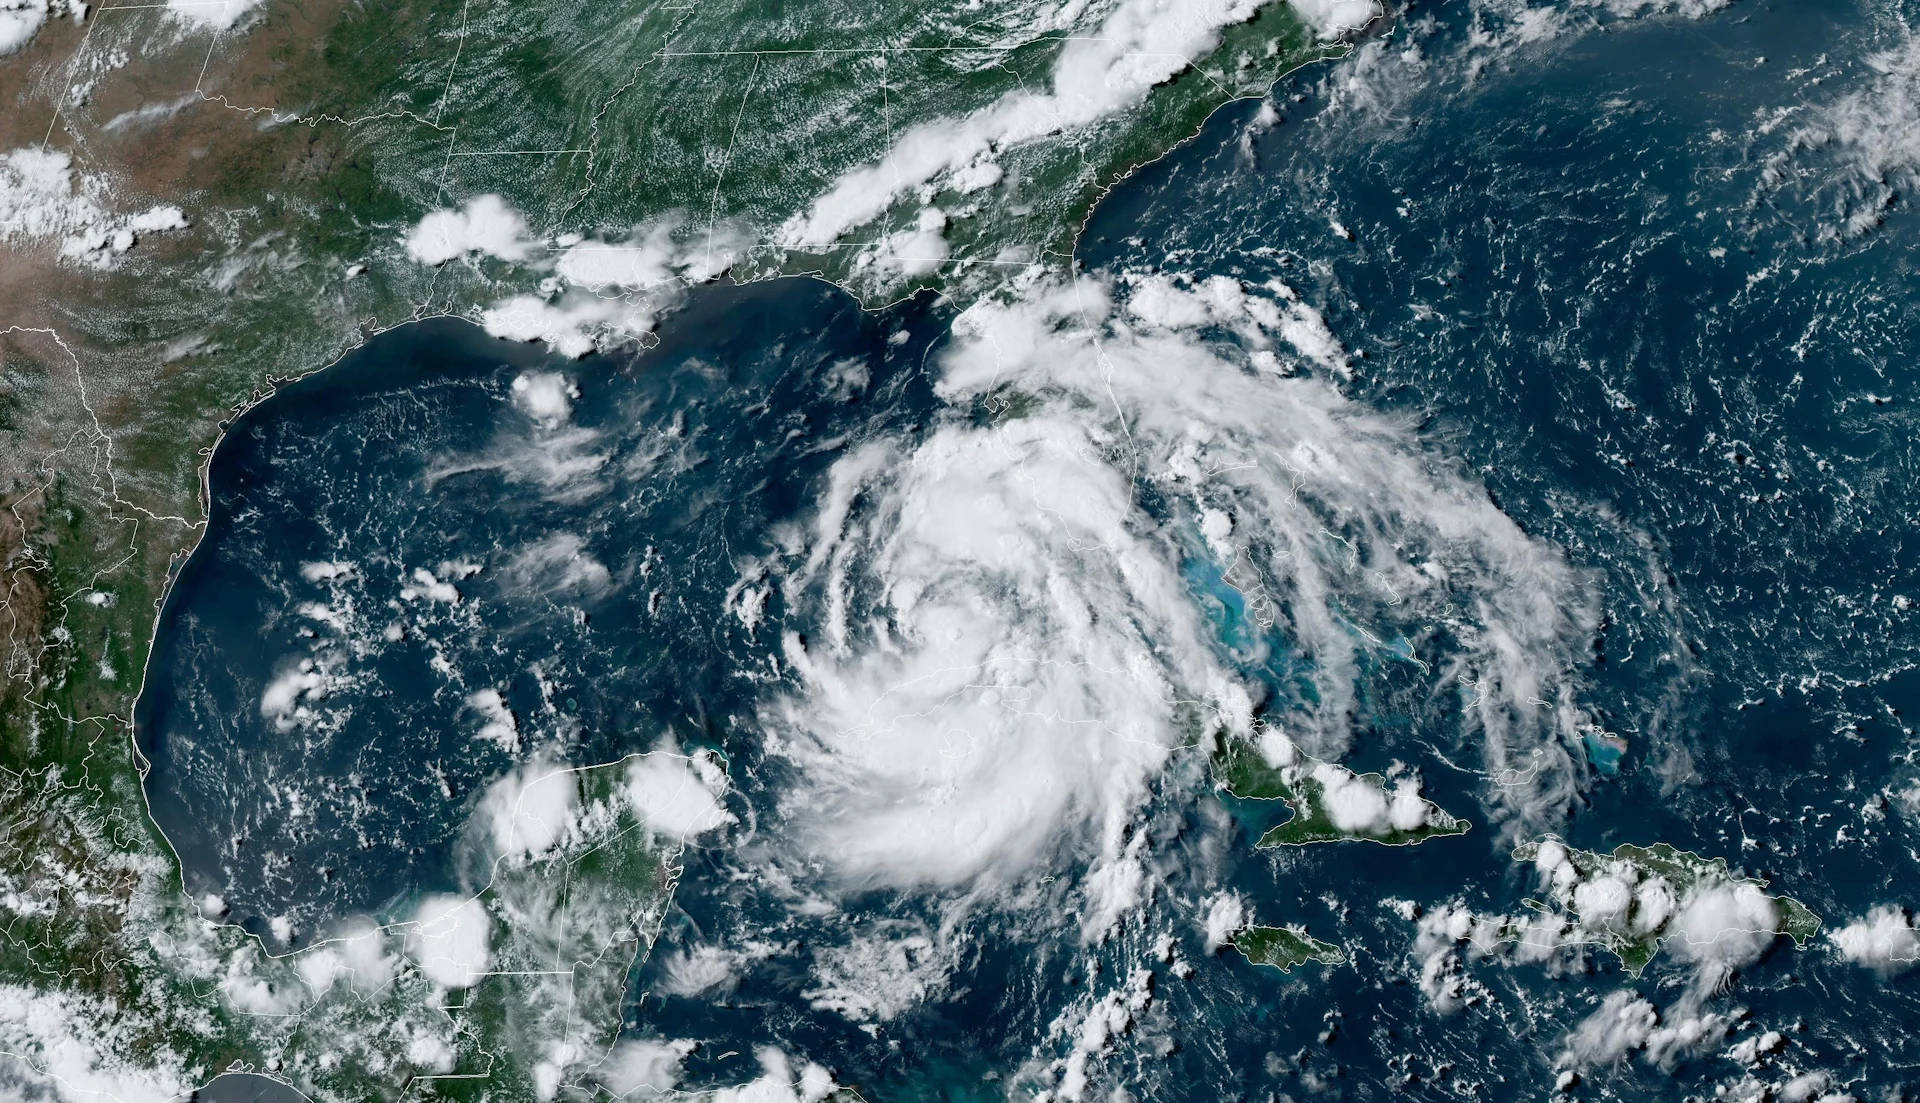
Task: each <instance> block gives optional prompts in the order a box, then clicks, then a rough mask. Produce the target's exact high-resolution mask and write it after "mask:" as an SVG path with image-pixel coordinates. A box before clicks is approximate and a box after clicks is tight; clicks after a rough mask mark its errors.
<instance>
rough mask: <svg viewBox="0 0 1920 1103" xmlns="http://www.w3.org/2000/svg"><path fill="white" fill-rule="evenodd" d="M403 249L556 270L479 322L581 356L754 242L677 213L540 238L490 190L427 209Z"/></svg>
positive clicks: (650, 320) (646, 323)
mask: <svg viewBox="0 0 1920 1103" xmlns="http://www.w3.org/2000/svg"><path fill="white" fill-rule="evenodd" d="M404 244H405V246H406V251H407V256H408V257H410V258H411V259H413V260H414V261H416V262H418V263H421V264H429V265H441V264H446V263H447V262H449V261H453V260H457V259H461V258H467V257H473V256H486V257H492V258H494V259H496V260H501V261H507V262H509V263H512V264H516V265H519V266H521V267H523V268H525V269H527V270H529V271H533V272H548V273H550V275H548V276H547V278H546V279H545V280H544V281H543V282H542V284H541V287H540V291H539V293H538V294H531V295H513V296H510V297H508V298H505V299H502V300H500V301H498V302H496V303H494V304H492V305H491V306H489V307H487V308H486V309H485V310H483V311H482V312H481V315H480V324H481V325H482V326H483V327H484V328H485V329H486V331H487V332H488V333H491V334H493V335H494V336H496V337H504V338H507V339H509V340H515V341H540V342H544V343H545V344H547V345H549V346H551V347H552V348H553V349H554V351H556V352H558V353H560V354H561V355H563V356H568V357H580V356H585V355H586V354H587V353H589V352H592V351H593V350H594V349H596V348H600V347H603V346H605V345H608V344H618V343H621V342H625V341H631V340H634V339H635V338H639V337H644V336H645V335H647V334H649V333H651V332H653V328H654V325H655V324H656V321H657V319H658V315H659V312H660V309H661V307H662V306H663V305H665V303H666V301H667V297H668V296H669V295H670V293H671V292H672V291H673V290H675V289H677V288H679V287H683V286H686V285H689V284H696V283H704V282H706V281H708V280H711V279H714V278H715V277H717V276H719V275H720V274H721V273H723V272H725V271H726V270H727V269H728V268H730V267H732V266H733V265H734V263H735V262H737V261H738V260H739V259H740V257H741V256H742V255H743V254H744V253H745V251H746V247H747V240H746V238H745V237H743V236H742V235H741V234H740V232H739V231H738V230H737V229H734V228H732V227H707V228H705V229H700V228H694V227H690V226H688V225H687V224H686V222H685V221H684V220H683V219H682V218H681V217H680V216H679V215H677V214H669V215H667V216H665V217H663V218H660V219H656V220H655V221H653V222H651V223H649V224H648V225H646V226H642V227H638V228H636V229H635V230H634V231H633V233H632V235H631V236H630V237H628V238H627V239H626V240H624V241H598V240H590V239H587V238H584V237H582V236H581V235H579V234H569V235H566V236H563V237H560V238H556V239H552V240H542V239H539V238H537V237H535V236H534V235H533V234H532V232H531V230H530V229H529V227H528V225H527V221H526V219H525V218H524V217H523V216H522V215H521V214H520V212H519V211H516V210H514V209H513V207H512V206H511V205H510V204H508V203H507V201H506V200H505V199H503V198H501V197H500V196H498V195H494V194H485V195H477V196H474V197H473V198H472V199H469V200H468V201H467V202H466V204H465V205H464V206H461V207H459V208H441V209H438V210H434V211H429V212H427V214H425V215H423V216H422V217H421V219H420V221H419V222H417V223H415V224H414V226H413V227H412V228H411V229H410V230H408V232H407V235H406V238H405V242H404ZM530 397H531V396H530ZM559 420H564V417H561V418H560V419H559Z"/></svg>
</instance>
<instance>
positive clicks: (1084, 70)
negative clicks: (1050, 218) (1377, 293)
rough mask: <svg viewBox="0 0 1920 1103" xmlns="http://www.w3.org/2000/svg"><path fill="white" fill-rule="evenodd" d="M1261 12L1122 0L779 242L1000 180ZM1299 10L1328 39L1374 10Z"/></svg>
mask: <svg viewBox="0 0 1920 1103" xmlns="http://www.w3.org/2000/svg"><path fill="white" fill-rule="evenodd" d="M1263 6H1265V0H1122V2H1121V3H1120V4H1118V5H1116V6H1115V7H1114V8H1113V10H1112V11H1111V12H1110V13H1109V14H1108V15H1107V17H1106V19H1105V21H1104V22H1103V23H1102V24H1101V25H1100V27H1099V28H1098V29H1097V30H1095V31H1094V32H1093V33H1091V34H1083V35H1077V36H1075V37H1071V38H1069V39H1067V44H1066V46H1065V47H1064V48H1062V49H1061V51H1060V56H1059V57H1058V58H1057V59H1056V60H1055V61H1054V65H1053V72H1052V75H1051V78H1050V80H1049V81H1048V87H1046V88H1045V89H1044V90H1030V89H1025V88H1023V89H1021V90H1020V91H1017V92H1009V93H1007V94H1006V95H1005V96H1002V97H1001V98H1000V99H999V100H998V101H996V102H994V103H993V104H991V105H989V106H987V107H984V108H981V109H980V110H978V111H975V112H974V113H973V114H971V115H968V116H966V117H964V118H959V119H940V120H936V121H933V122H927V123H921V124H920V125H918V126H915V127H913V128H912V129H910V130H908V131H907V132H906V133H905V134H902V135H901V136H900V138H899V139H898V140H897V141H896V142H895V143H894V145H893V148H892V149H890V150H888V151H887V153H886V154H885V155H884V156H883V157H882V158H881V159H880V161H879V163H878V164H874V165H870V166H867V167H865V168H860V169H855V170H853V171H851V172H848V173H846V174H845V175H843V176H841V177H840V179H839V180H837V181H835V182H834V185H833V187H832V188H831V189H829V190H828V191H827V193H826V194H825V195H822V196H820V197H819V198H818V199H816V200H814V202H813V205H812V207H811V208H809V209H808V210H807V211H806V212H805V213H803V214H798V215H795V216H794V217H793V218H792V219H791V220H789V221H788V222H787V224H786V225H785V226H784V227H782V228H781V231H780V234H779V235H778V236H779V239H780V242H781V243H782V244H784V245H789V246H800V247H805V246H823V245H827V244H830V243H832V242H833V241H835V240H837V239H838V238H839V237H840V236H841V235H842V234H845V233H846V232H847V231H849V230H852V229H854V228H855V227H858V226H863V225H865V224H867V223H869V222H871V221H873V220H874V219H876V218H878V217H879V216H880V215H881V214H883V213H885V212H886V210H887V208H889V207H890V206H892V205H893V204H894V203H895V202H896V201H897V200H899V199H900V198H901V197H903V196H905V195H907V194H910V193H912V192H914V191H915V190H917V189H920V188H922V187H923V186H925V185H928V184H931V183H934V182H936V181H940V180H941V179H942V178H943V177H944V178H945V180H944V183H945V185H946V186H948V187H951V188H953V189H954V190H955V191H960V192H963V193H964V192H968V191H975V190H978V189H979V188H981V187H985V186H989V185H990V184H991V183H992V182H993V181H995V180H997V179H999V173H1000V169H999V166H998V164H997V163H995V161H994V158H995V157H996V156H997V155H998V154H999V153H1000V152H1001V151H1003V150H1005V149H1006V148H1007V147H1009V146H1016V145H1019V144H1021V143H1023V142H1030V141H1033V140H1035V139H1037V138H1044V137H1047V136H1049V135H1052V134H1058V133H1060V132H1062V131H1069V130H1077V129H1080V128H1082V127H1085V126H1088V125H1091V124H1093V123H1095V122H1098V121H1100V120H1101V119H1104V118H1107V117H1109V116H1112V115H1114V114H1117V113H1118V112H1120V111H1123V110H1126V109H1129V108H1132V107H1134V106H1136V105H1138V104H1139V103H1140V102H1141V101H1142V100H1144V99H1145V98H1146V96H1147V93H1148V91H1149V90H1150V89H1152V88H1153V86H1154V85H1157V84H1160V83H1162V82H1164V81H1167V80H1169V79H1171V78H1173V77H1174V76H1175V75H1177V74H1179V73H1180V72H1182V71H1184V70H1185V69H1186V68H1187V67H1188V66H1189V65H1192V64H1193V63H1194V61H1196V60H1197V59H1199V58H1201V57H1204V56H1206V55H1207V54H1209V53H1211V52H1212V51H1213V49H1214V48H1215V47H1216V46H1218V45H1219V44H1220V36H1221V32H1222V31H1223V30H1224V29H1225V28H1227V27H1230V26H1233V25H1234V24H1237V23H1244V22H1246V21H1247V20H1249V19H1251V18H1253V17H1254V15H1255V14H1256V13H1258V12H1259V10H1260V9H1261V8H1262V7H1263ZM1296 10H1297V11H1299V13H1300V15H1301V17H1302V18H1304V19H1305V20H1307V21H1308V22H1309V23H1310V24H1312V25H1313V26H1314V27H1316V28H1317V29H1319V30H1320V31H1321V33H1323V34H1326V35H1328V36H1334V35H1338V34H1341V33H1344V31H1346V30H1348V29H1351V28H1352V27H1355V26H1359V25H1362V24H1364V23H1366V22H1367V20H1368V19H1371V18H1372V16H1373V14H1374V13H1375V9H1374V7H1373V5H1372V2H1371V0H1307V2H1306V3H1304V4H1299V5H1296ZM917 232H922V233H924V232H926V227H925V226H922V227H921V229H920V231H917ZM922 244H930V243H927V242H923V243H922ZM942 244H944V242H942ZM903 255H904V253H903ZM921 255H925V254H921ZM908 274H910V275H911V274H912V273H911V272H909V273H908Z"/></svg>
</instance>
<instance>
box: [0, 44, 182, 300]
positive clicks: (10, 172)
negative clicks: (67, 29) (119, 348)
mask: <svg viewBox="0 0 1920 1103" xmlns="http://www.w3.org/2000/svg"><path fill="white" fill-rule="evenodd" d="M4 14H5V13H4V12H0V15H4ZM0 29H4V23H3V22H0ZM0 53H4V51H0ZM108 204H109V196H108V194H107V189H106V187H105V186H104V185H103V184H102V183H101V182H100V181H99V180H97V179H94V178H92V177H88V176H83V175H81V174H79V173H77V172H75V171H74V167H73V159H72V158H71V157H69V156H68V155H67V154H65V153H62V152H59V151H57V150H48V149H16V150H12V151H9V152H7V153H4V154H0V241H20V242H32V241H58V242H59V244H60V256H61V257H62V258H63V259H67V260H71V261H77V262H78V263H81V264H85V265H89V266H92V267H96V268H104V267H108V266H110V265H111V264H113V262H114V259H115V258H116V257H118V256H120V255H121V254H123V253H125V252H127V250H129V249H132V248H133V247H134V246H135V245H136V244H138V243H139V240H140V237H141V235H143V234H149V233H160V232H164V231H168V230H181V229H185V228H186V226H187V217H186V215H185V214H184V213H182V212H181V210H180V208H178V207H173V206H158V207H150V208H148V209H147V210H145V211H143V212H141V213H139V214H133V215H121V214H115V213H113V212H112V211H111V210H109V209H108Z"/></svg>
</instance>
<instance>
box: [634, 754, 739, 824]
mask: <svg viewBox="0 0 1920 1103" xmlns="http://www.w3.org/2000/svg"><path fill="white" fill-rule="evenodd" d="M726 788H727V779H726V774H725V772H724V771H722V770H721V769H720V767H719V766H718V765H717V764H715V763H714V762H713V761H712V760H711V759H709V758H707V757H706V756H704V755H695V756H693V757H691V758H687V757H684V756H681V755H674V754H666V753H656V754H650V755H646V756H644V757H641V758H636V759H634V761H633V765H632V766H630V767H629V768H628V770H627V786H626V793H627V799H628V800H629V801H631V802H632V804H633V810H634V814H635V815H637V816H639V817H640V819H641V821H642V822H643V823H645V824H646V825H647V826H648V827H649V828H651V829H653V830H654V831H657V832H659V833H661V834H663V835H669V836H672V837H673V838H675V839H680V840H685V839H690V838H692V837H693V836H695V835H698V834H700V833H701V832H703V831H711V830H713V829H714V828H716V827H719V826H721V825H722V824H728V823H732V822H733V814H732V813H730V812H728V811H727V810H726V808H725V807H724V806H722V805H721V803H720V797H721V795H722V794H723V793H725V792H726Z"/></svg>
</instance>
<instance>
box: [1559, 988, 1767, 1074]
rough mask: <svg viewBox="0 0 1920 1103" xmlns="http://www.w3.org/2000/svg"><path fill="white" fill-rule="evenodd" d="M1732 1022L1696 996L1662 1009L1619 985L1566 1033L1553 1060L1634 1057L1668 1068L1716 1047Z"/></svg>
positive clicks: (1601, 1061)
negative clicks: (1705, 1006) (1558, 1052)
mask: <svg viewBox="0 0 1920 1103" xmlns="http://www.w3.org/2000/svg"><path fill="white" fill-rule="evenodd" d="M1733 1025H1734V1021H1733V1018H1732V1017H1731V1016H1729V1015H1726V1014H1724V1013H1721V1012H1716V1011H1706V1010H1703V1009H1702V1008H1701V1007H1700V1006H1699V1002H1698V1000H1697V999H1692V998H1683V999H1681V1000H1680V1001H1679V1002H1678V1003H1676V1004H1675V1005H1674V1006H1673V1007H1670V1008H1668V1009H1667V1010H1666V1012H1665V1013H1662V1012H1661V1011H1660V1010H1659V1009H1658V1008H1656V1007H1654V1005H1653V1004H1651V1003H1649V1002H1648V1001H1647V1000H1645V999H1644V998H1642V997H1641V996H1640V995H1639V994H1637V993H1635V992H1633V991H1631V990H1629V989H1622V990H1621V991H1618V992H1612V993H1609V994H1608V995H1607V997H1606V998H1605V999H1604V1000H1602V1001H1600V1006H1599V1007H1598V1008H1597V1009H1595V1010H1594V1011H1593V1013H1592V1014H1590V1015H1588V1016H1587V1017H1586V1018H1585V1019H1583V1020H1581V1022H1580V1024H1579V1025H1578V1026H1576V1027H1575V1028H1574V1029H1573V1030H1572V1031H1571V1032H1569V1033H1568V1035H1567V1036H1566V1038H1565V1040H1564V1041H1563V1043H1562V1047H1561V1051H1560V1055H1559V1058H1558V1063H1559V1064H1560V1066H1561V1067H1563V1068H1587V1067H1592V1066H1596V1065H1615V1064H1619V1063H1621V1062H1622V1061H1625V1060H1627V1059H1628V1058H1629V1057H1632V1056H1635V1055H1638V1056H1639V1057H1640V1059H1641V1060H1644V1061H1646V1062H1647V1063H1648V1064H1651V1065H1655V1066H1658V1067H1660V1068H1663V1069H1671V1068H1673V1067H1674V1066H1675V1065H1677V1064H1679V1063H1680V1062H1681V1061H1682V1060H1684V1059H1686V1058H1688V1057H1695V1056H1699V1055H1700V1054H1703V1053H1706V1052H1708V1051H1709V1050H1712V1049H1715V1048H1717V1047H1718V1046H1719V1045H1720V1043H1721V1042H1723V1041H1725V1040H1726V1037H1727V1033H1728V1031H1730V1030H1731V1029H1732V1028H1733Z"/></svg>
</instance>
